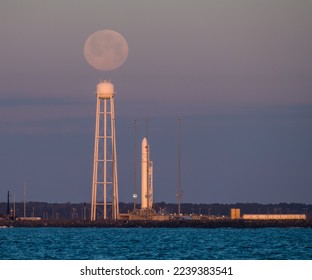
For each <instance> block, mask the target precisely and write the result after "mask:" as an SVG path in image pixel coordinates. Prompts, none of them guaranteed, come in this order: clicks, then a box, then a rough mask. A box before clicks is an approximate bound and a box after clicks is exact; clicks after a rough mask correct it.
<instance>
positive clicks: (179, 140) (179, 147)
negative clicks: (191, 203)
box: [178, 118, 181, 216]
mask: <svg viewBox="0 0 312 280" xmlns="http://www.w3.org/2000/svg"><path fill="white" fill-rule="evenodd" d="M180 214H181V118H179V119H178V215H179V216H180Z"/></svg>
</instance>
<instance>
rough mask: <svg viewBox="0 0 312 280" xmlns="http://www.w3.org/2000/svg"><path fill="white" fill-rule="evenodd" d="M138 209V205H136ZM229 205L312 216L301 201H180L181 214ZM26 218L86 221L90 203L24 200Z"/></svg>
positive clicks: (0, 208) (226, 211)
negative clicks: (233, 202) (201, 202)
mask: <svg viewBox="0 0 312 280" xmlns="http://www.w3.org/2000/svg"><path fill="white" fill-rule="evenodd" d="M137 208H140V205H137ZM231 208H240V209H241V214H307V215H308V217H310V218H311V216H312V205H311V204H302V203H279V204H259V203H236V204H221V203H212V204H194V203H182V204H181V212H182V213H183V214H186V215H189V214H195V215H209V216H229V215H230V209H231ZM9 209H10V215H11V216H13V214H14V209H15V216H16V217H23V216H24V204H23V203H22V202H18V203H15V207H14V204H13V203H10V208H9ZM154 209H155V210H156V212H157V213H160V214H174V213H177V212H178V205H177V204H174V203H165V202H159V203H154ZM132 210H133V203H122V202H121V203H119V211H120V213H128V212H129V211H132ZM25 216H26V217H40V218H42V219H46V220H89V219H90V203H69V202H67V203H47V202H27V204H26V215H25ZM0 217H3V218H4V217H7V203H6V202H2V203H0Z"/></svg>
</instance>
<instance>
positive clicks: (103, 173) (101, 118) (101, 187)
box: [84, 29, 128, 221]
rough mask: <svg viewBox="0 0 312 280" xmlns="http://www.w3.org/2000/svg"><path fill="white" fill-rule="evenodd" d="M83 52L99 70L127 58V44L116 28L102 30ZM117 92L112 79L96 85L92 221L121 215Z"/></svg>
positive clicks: (88, 41) (89, 61)
mask: <svg viewBox="0 0 312 280" xmlns="http://www.w3.org/2000/svg"><path fill="white" fill-rule="evenodd" d="M84 56H85V58H86V60H87V62H88V63H89V64H90V65H91V66H92V67H93V68H95V69H96V70H100V71H111V70H115V69H117V68H118V67H120V66H121V65H122V64H123V63H124V62H125V60H126V59H127V56H128V44H127V41H126V40H125V38H124V37H123V36H122V35H120V34H119V33H117V32H115V31H113V30H107V29H106V30H99V31H96V32H94V33H92V34H91V35H90V36H89V37H88V38H87V40H86V42H85V45H84ZM114 96H115V92H114V85H113V84H112V83H111V82H109V81H103V82H100V83H99V84H98V85H97V88H96V100H97V101H96V121H95V139H94V158H93V177H92V197H91V221H94V220H99V219H101V220H105V219H113V220H116V219H118V215H119V207H118V176H117V153H116V132H115V131H116V130H115V109H114Z"/></svg>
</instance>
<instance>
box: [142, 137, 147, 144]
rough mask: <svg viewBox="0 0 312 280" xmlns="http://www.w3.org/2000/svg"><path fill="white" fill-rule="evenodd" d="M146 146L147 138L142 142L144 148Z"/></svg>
mask: <svg viewBox="0 0 312 280" xmlns="http://www.w3.org/2000/svg"><path fill="white" fill-rule="evenodd" d="M146 145H147V139H146V137H144V138H143V140H142V146H146Z"/></svg>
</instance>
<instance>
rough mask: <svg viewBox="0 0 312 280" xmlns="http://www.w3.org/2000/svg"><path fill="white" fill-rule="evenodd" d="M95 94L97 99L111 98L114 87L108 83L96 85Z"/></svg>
mask: <svg viewBox="0 0 312 280" xmlns="http://www.w3.org/2000/svg"><path fill="white" fill-rule="evenodd" d="M96 93H97V95H98V96H99V98H111V97H113V96H114V85H113V84H112V83H111V82H109V81H103V82H100V83H98V84H97V86H96Z"/></svg>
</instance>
